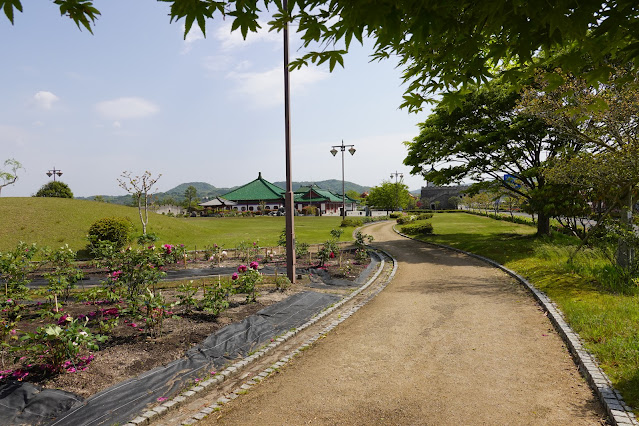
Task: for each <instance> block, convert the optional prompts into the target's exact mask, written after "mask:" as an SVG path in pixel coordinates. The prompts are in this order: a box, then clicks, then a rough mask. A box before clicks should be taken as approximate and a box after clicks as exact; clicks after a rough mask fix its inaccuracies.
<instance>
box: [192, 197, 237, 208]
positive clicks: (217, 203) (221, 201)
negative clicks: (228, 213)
mask: <svg viewBox="0 0 639 426" xmlns="http://www.w3.org/2000/svg"><path fill="white" fill-rule="evenodd" d="M236 204H237V203H236V202H235V201H231V200H227V199H226V198H222V197H215V198H213V199H211V200H209V201H207V202H205V203H200V204H199V205H200V206H202V207H222V206H234V205H236Z"/></svg>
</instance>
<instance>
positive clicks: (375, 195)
mask: <svg viewBox="0 0 639 426" xmlns="http://www.w3.org/2000/svg"><path fill="white" fill-rule="evenodd" d="M412 200H413V199H412V197H411V195H410V192H409V191H408V186H406V185H405V184H404V183H402V182H397V183H394V182H388V181H384V182H382V184H381V185H380V186H375V187H373V188H371V190H370V191H369V194H368V197H367V198H366V205H367V206H369V207H371V208H374V209H380V210H386V211H389V210H393V211H394V210H398V209H400V208H401V209H405V208H407V207H408V206H409V204H410V203H411V201H412Z"/></svg>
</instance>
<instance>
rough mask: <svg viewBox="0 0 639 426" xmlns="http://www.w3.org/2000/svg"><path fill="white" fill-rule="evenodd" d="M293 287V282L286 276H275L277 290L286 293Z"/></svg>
mask: <svg viewBox="0 0 639 426" xmlns="http://www.w3.org/2000/svg"><path fill="white" fill-rule="evenodd" d="M290 286H291V280H289V279H288V277H287V276H286V275H277V276H275V288H276V289H278V290H279V291H284V290H286V289H287V288H289V287H290Z"/></svg>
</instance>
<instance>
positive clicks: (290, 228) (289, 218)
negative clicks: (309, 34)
mask: <svg viewBox="0 0 639 426" xmlns="http://www.w3.org/2000/svg"><path fill="white" fill-rule="evenodd" d="M282 6H283V7H284V11H285V13H288V1H287V0H284V1H283V2H282ZM290 105H291V97H290V91H289V70H288V20H287V21H286V24H284V138H285V141H286V142H285V143H286V198H285V205H284V207H285V211H286V276H287V277H288V279H289V280H290V281H291V282H292V283H295V278H296V276H295V223H294V220H293V215H294V212H295V206H294V205H293V203H294V200H293V196H294V194H293V177H292V172H291V107H290Z"/></svg>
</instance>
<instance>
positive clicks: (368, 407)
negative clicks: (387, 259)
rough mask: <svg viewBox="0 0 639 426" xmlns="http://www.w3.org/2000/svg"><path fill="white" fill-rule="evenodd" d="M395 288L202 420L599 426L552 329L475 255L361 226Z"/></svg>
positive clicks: (596, 410)
mask: <svg viewBox="0 0 639 426" xmlns="http://www.w3.org/2000/svg"><path fill="white" fill-rule="evenodd" d="M366 232H367V233H369V234H372V235H373V236H374V237H375V245H377V246H379V247H382V248H384V249H386V250H387V251H389V252H390V253H392V254H393V255H394V256H395V257H396V258H397V259H398V261H399V270H398V273H397V275H396V276H395V279H394V280H393V282H392V283H391V284H390V285H389V286H388V287H387V288H386V289H385V290H384V291H383V292H382V293H381V294H380V295H378V296H377V297H376V298H375V299H374V300H373V301H371V302H370V303H369V304H368V305H366V306H364V307H363V308H362V309H361V310H360V311H358V312H357V314H356V315H354V316H353V317H351V318H350V319H348V320H347V321H345V322H344V323H342V324H341V325H340V326H339V327H337V328H336V329H335V330H334V331H333V332H331V333H329V334H328V336H327V337H326V338H324V339H322V340H320V341H319V342H318V343H317V344H315V345H314V346H313V347H312V348H311V349H310V350H308V351H306V352H304V353H303V354H302V355H301V356H299V357H297V358H295V359H294V360H293V361H291V362H290V363H289V364H287V365H286V366H285V367H284V368H283V369H282V370H280V372H279V373H278V374H275V375H273V376H271V377H269V379H267V380H265V381H264V382H262V383H261V384H260V385H258V386H255V387H254V388H253V389H251V391H250V392H248V393H247V394H245V395H242V396H240V397H239V398H237V399H236V400H234V401H232V402H231V403H229V404H227V405H225V406H224V408H223V409H222V411H220V412H217V413H213V414H212V415H211V416H209V417H208V418H207V419H205V420H204V421H203V422H202V424H217V423H222V424H242V425H258V424H259V425H298V424H309V423H310V424H344V425H356V424H359V425H370V424H434V425H443V424H447V425H448V424H450V425H452V424H455V425H460V424H500V425H503V424H513V425H523V424H534V425H539V424H552V425H558V424H564V425H567V424H570V425H574V424H589V425H592V424H601V423H603V420H602V419H603V410H602V408H601V407H600V405H599V403H598V402H597V401H596V399H595V397H594V396H593V394H592V392H591V391H590V389H589V388H588V386H587V384H586V383H585V382H584V381H583V380H582V378H581V377H580V375H579V373H578V371H577V369H576V367H575V365H574V363H573V361H572V360H571V358H570V355H569V354H568V352H567V350H566V348H565V347H564V345H563V343H562V341H561V339H560V338H559V337H558V335H557V334H556V333H555V332H554V330H553V329H552V326H551V325H550V322H549V321H548V319H547V318H546V317H545V316H544V314H543V312H542V311H541V310H540V309H539V308H538V307H537V305H536V304H535V303H534V301H533V300H532V297H531V296H529V295H528V293H526V292H525V291H524V290H523V289H522V288H521V287H520V285H518V284H517V283H516V282H515V281H514V280H513V279H512V278H510V277H508V276H507V275H505V274H504V273H502V272H501V271H499V270H497V269H495V268H492V267H489V266H487V265H485V264H483V263H481V262H479V261H477V260H475V259H472V258H469V257H466V256H463V255H459V254H453V253H451V252H449V251H445V250H442V249H437V248H432V247H429V246H427V245H425V244H421V243H417V242H414V241H411V240H407V239H404V238H402V237H400V236H398V235H396V234H395V233H394V232H393V231H392V229H391V225H390V224H388V223H386V224H377V225H373V226H371V227H368V228H366Z"/></svg>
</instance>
